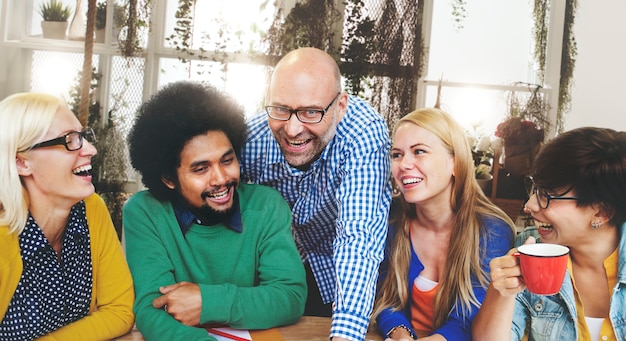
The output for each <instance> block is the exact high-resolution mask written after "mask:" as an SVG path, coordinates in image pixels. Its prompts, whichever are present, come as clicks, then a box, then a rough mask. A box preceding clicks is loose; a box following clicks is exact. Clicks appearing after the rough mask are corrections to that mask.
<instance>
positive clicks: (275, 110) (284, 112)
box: [265, 106, 291, 121]
mask: <svg viewBox="0 0 626 341" xmlns="http://www.w3.org/2000/svg"><path fill="white" fill-rule="evenodd" d="M265 111H267V114H268V115H269V116H270V117H271V118H273V119H275V120H281V121H287V120H288V119H289V117H290V116H291V113H290V112H289V109H287V108H283V107H272V106H267V107H265Z"/></svg>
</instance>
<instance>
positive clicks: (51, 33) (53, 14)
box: [39, 0, 72, 39]
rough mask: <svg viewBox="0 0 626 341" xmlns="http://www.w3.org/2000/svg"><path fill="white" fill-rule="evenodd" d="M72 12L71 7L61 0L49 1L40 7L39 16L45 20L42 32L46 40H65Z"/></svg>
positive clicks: (42, 24) (42, 23)
mask: <svg viewBox="0 0 626 341" xmlns="http://www.w3.org/2000/svg"><path fill="white" fill-rule="evenodd" d="M71 13H72V11H71V9H70V6H68V5H65V4H63V2H62V1H60V0H47V1H45V2H44V3H42V4H41V5H40V6H39V14H40V15H41V17H42V18H43V21H42V22H41V31H42V33H43V37H44V38H52V39H65V32H66V31H67V20H68V19H69V17H70V15H71Z"/></svg>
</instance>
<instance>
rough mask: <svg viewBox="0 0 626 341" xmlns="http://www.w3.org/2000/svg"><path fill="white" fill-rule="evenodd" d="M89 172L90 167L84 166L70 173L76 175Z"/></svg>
mask: <svg viewBox="0 0 626 341" xmlns="http://www.w3.org/2000/svg"><path fill="white" fill-rule="evenodd" d="M90 170H91V165H85V166H80V167H78V168H74V169H72V173H74V174H78V173H82V172H88V171H90Z"/></svg>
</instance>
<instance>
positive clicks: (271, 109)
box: [265, 92, 341, 123]
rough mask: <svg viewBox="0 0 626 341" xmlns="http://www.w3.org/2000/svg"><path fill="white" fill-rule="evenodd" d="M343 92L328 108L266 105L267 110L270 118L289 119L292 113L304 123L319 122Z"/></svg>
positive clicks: (336, 96)
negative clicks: (293, 107)
mask: <svg viewBox="0 0 626 341" xmlns="http://www.w3.org/2000/svg"><path fill="white" fill-rule="evenodd" d="M340 94H341V92H338V93H337V95H335V98H333V100H332V101H331V102H330V103H329V104H328V106H327V107H326V109H313V108H300V109H291V108H287V107H283V106H280V105H266V106H265V111H266V112H267V115H269V117H270V118H273V119H275V120H279V121H289V120H290V119H291V115H293V114H296V117H297V118H298V120H300V122H302V123H319V122H321V121H322V118H323V117H324V115H325V114H326V113H327V112H328V109H330V107H331V106H332V105H333V103H335V101H336V100H337V98H338V97H339V95H340Z"/></svg>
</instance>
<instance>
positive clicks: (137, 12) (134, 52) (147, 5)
mask: <svg viewBox="0 0 626 341" xmlns="http://www.w3.org/2000/svg"><path fill="white" fill-rule="evenodd" d="M152 1H153V0H128V4H127V5H126V9H125V10H126V16H125V19H126V22H125V23H124V25H123V26H122V29H121V30H120V34H119V36H118V37H117V39H118V42H119V46H120V52H121V54H122V56H124V57H127V58H131V57H137V56H141V55H142V54H143V46H142V45H143V44H142V42H141V38H142V32H145V34H147V31H148V30H149V29H150V12H151V9H152Z"/></svg>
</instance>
